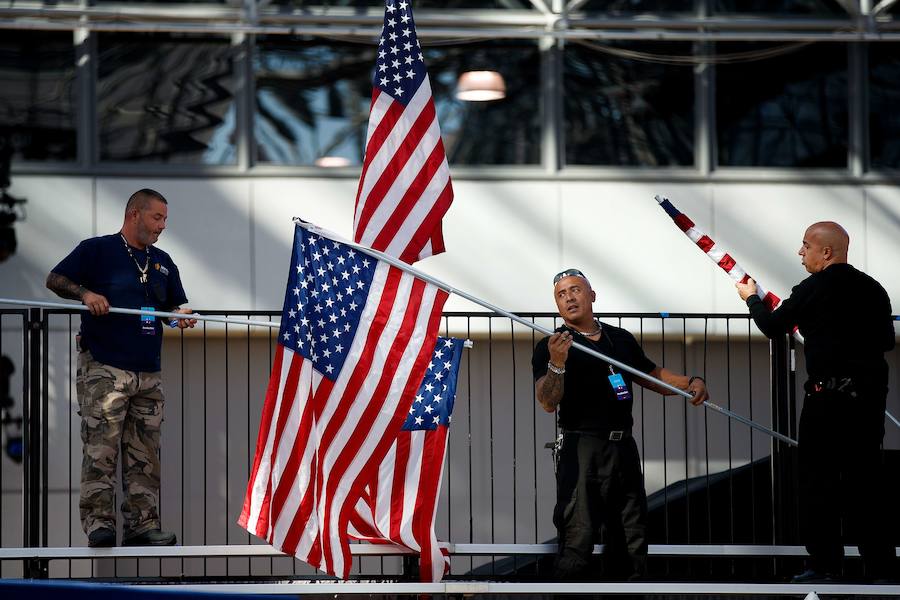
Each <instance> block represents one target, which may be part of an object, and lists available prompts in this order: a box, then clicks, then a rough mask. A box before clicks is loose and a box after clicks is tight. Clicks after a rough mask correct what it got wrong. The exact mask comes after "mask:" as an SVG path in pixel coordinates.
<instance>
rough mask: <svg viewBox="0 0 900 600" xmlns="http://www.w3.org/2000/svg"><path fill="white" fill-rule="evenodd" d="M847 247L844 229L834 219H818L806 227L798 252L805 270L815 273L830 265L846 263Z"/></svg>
mask: <svg viewBox="0 0 900 600" xmlns="http://www.w3.org/2000/svg"><path fill="white" fill-rule="evenodd" d="M849 248H850V235H849V234H848V233H847V230H846V229H844V228H843V227H841V226H840V225H839V224H837V223H835V222H834V221H819V222H818V223H813V224H812V225H810V226H809V227H807V229H806V233H805V234H803V244H802V245H801V246H800V252H799V254H800V256H802V257H803V259H802V261H801V262H802V263H803V266H804V267H806V270H807V271H809V272H810V273H817V272H819V271H821V270H822V269H825V268H826V267H828V266H830V265H834V264H840V263H846V262H847V252H848V250H849Z"/></svg>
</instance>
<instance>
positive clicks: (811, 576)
mask: <svg viewBox="0 0 900 600" xmlns="http://www.w3.org/2000/svg"><path fill="white" fill-rule="evenodd" d="M791 583H838V579H837V577H836V576H835V575H832V574H831V573H823V572H821V571H814V570H813V569H807V570H805V571H803V572H802V573H800V574H799V575H794V576H793V577H791Z"/></svg>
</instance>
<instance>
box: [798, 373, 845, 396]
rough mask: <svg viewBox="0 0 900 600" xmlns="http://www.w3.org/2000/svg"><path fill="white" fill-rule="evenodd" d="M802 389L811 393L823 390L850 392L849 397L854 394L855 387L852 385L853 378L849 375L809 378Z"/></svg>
mask: <svg viewBox="0 0 900 600" xmlns="http://www.w3.org/2000/svg"><path fill="white" fill-rule="evenodd" d="M804 389H805V390H806V391H807V392H808V393H811V394H817V393H820V392H824V391H825V390H835V391H838V392H844V393H846V394H850V396H851V397H855V396H856V389H855V387H854V385H853V379H851V378H850V377H827V378H825V379H810V380H809V381H807V382H806V385H805V386H804Z"/></svg>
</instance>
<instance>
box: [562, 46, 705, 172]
mask: <svg viewBox="0 0 900 600" xmlns="http://www.w3.org/2000/svg"><path fill="white" fill-rule="evenodd" d="M622 52H628V53H630V52H639V53H641V54H640V56H641V57H642V58H643V60H638V59H637V58H626V57H625V56H624V55H622V54H621V53H622ZM690 53H691V44H689V43H681V42H665V43H662V42H660V43H619V44H616V45H605V46H599V45H597V44H593V43H592V44H591V45H590V46H586V45H584V44H580V43H576V42H570V43H568V44H567V45H566V48H565V53H564V71H563V77H564V82H563V87H564V92H565V93H564V94H563V110H564V121H565V136H566V138H565V139H566V150H565V152H566V163H567V164H570V165H621V166H642V167H662V166H678V165H691V164H693V163H694V84H693V69H692V68H691V67H690V66H681V65H678V66H673V65H669V64H664V57H665V56H672V55H676V56H690Z"/></svg>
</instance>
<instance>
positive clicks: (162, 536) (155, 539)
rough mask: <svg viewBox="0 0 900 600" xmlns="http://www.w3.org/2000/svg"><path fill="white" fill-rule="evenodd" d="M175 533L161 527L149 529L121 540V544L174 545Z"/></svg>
mask: <svg viewBox="0 0 900 600" xmlns="http://www.w3.org/2000/svg"><path fill="white" fill-rule="evenodd" d="M176 541H178V540H177V539H176V538H175V534H174V533H172V532H169V531H162V530H161V529H151V530H150V531H145V532H144V533H139V534H137V535H133V536H131V537H129V538H125V539H123V540H122V545H123V546H174V545H175V542H176Z"/></svg>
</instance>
